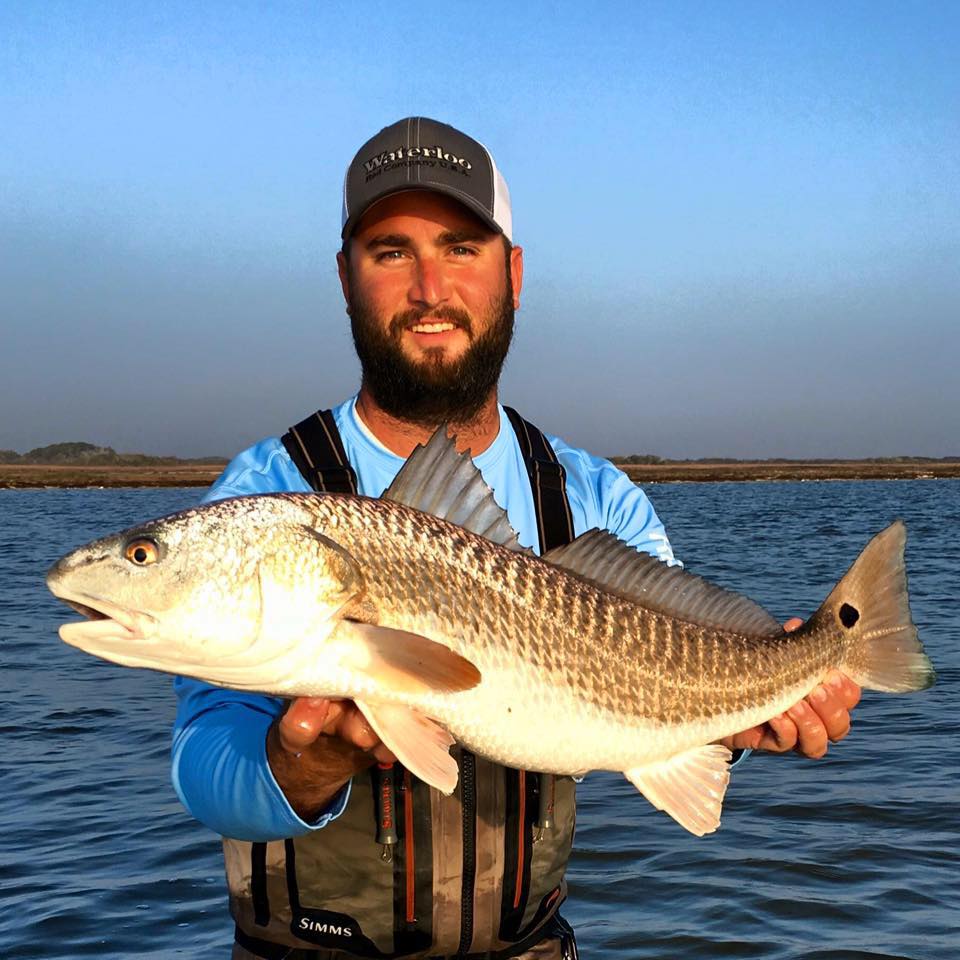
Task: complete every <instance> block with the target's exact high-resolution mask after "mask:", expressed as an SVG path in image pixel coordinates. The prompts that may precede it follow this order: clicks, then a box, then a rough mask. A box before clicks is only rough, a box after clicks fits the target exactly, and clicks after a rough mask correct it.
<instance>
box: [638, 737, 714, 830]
mask: <svg viewBox="0 0 960 960" xmlns="http://www.w3.org/2000/svg"><path fill="white" fill-rule="evenodd" d="M732 756H733V755H732V754H731V753H730V751H729V750H728V749H727V748H726V747H722V746H720V745H719V744H708V745H707V746H703V747H696V748H695V749H693V750H688V751H687V752H686V753H681V754H679V755H678V756H676V757H671V758H670V759H669V760H662V761H660V762H659V763H651V764H648V765H647V766H645V767H635V768H634V769H633V770H626V771H625V772H624V776H626V778H627V779H628V780H629V781H630V782H631V783H632V784H633V785H634V786H635V787H636V788H637V789H638V790H639V791H640V792H641V793H642V794H643V795H644V796H645V797H646V798H647V799H648V800H649V801H650V802H651V803H652V804H653V805H654V806H655V807H656V808H657V809H658V810H663V811H664V812H665V813H668V814H670V816H671V817H673V819H674V820H676V821H677V823H679V824H680V826H681V827H685V828H686V829H687V830H689V831H690V832H691V833H694V834H696V835H697V836H698V837H702V836H703V835H704V834H706V833H713V831H714V830H716V829H717V827H718V826H720V809H721V807H722V806H723V795H724V794H725V793H726V791H727V784H728V783H729V782H730V760H731V758H732Z"/></svg>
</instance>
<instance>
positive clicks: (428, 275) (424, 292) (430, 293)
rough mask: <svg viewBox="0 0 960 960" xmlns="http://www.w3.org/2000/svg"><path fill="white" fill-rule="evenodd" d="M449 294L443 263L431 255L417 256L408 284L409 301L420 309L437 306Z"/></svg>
mask: <svg viewBox="0 0 960 960" xmlns="http://www.w3.org/2000/svg"><path fill="white" fill-rule="evenodd" d="M448 296H449V280H448V278H447V273H446V270H445V269H444V266H443V264H441V263H440V262H439V261H438V260H436V259H435V258H433V257H418V258H417V262H416V269H415V270H414V272H413V276H412V278H411V284H410V292H409V298H410V302H411V303H412V304H414V305H415V306H417V307H420V308H422V309H428V310H429V309H432V308H433V307H437V306H439V305H440V304H441V303H443V302H444V301H445V300H446V299H447V298H448Z"/></svg>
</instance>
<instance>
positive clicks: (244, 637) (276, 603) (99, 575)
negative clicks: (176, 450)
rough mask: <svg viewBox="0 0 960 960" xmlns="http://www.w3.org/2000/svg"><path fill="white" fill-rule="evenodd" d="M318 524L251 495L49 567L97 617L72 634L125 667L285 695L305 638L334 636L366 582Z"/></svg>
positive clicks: (143, 528)
mask: <svg viewBox="0 0 960 960" xmlns="http://www.w3.org/2000/svg"><path fill="white" fill-rule="evenodd" d="M311 520H312V518H311V516H310V515H309V513H308V512H307V511H305V510H304V509H303V508H301V507H300V506H298V504H297V503H296V502H295V501H292V500H291V501H287V500H285V499H284V498H283V497H281V496H276V495H266V496H256V497H240V498H235V499H232V500H223V501H218V502H216V503H212V504H207V505H204V506H201V507H197V508H195V509H192V510H187V511H183V512H181V513H176V514H172V515H170V516H167V517H161V518H160V519H157V520H153V521H150V522H148V523H145V524H140V525H138V526H136V527H131V528H130V529H128V530H124V531H122V532H120V533H117V534H114V535H112V536H108V537H104V538H101V539H99V540H95V541H93V542H92V543H89V544H87V545H85V546H82V547H80V548H78V549H76V550H74V551H72V552H71V553H69V554H67V555H66V556H65V557H63V558H62V559H60V560H59V561H57V563H55V564H54V565H53V566H52V567H51V568H50V570H49V572H48V573H47V586H48V588H49V589H50V591H51V592H52V593H53V594H54V595H55V596H57V597H59V598H60V599H62V600H64V601H65V602H66V603H68V604H69V605H70V606H72V607H73V608H74V609H75V610H77V611H78V612H79V613H81V614H83V616H84V617H85V618H86V619H84V620H81V621H78V622H74V623H67V624H64V625H63V626H61V627H60V630H59V633H60V637H61V639H63V640H64V641H65V642H66V643H69V644H71V645H72V646H76V647H79V648H80V649H82V650H84V651H86V652H88V653H91V654H93V655H95V656H99V657H102V658H104V659H106V660H111V661H113V662H115V663H120V664H123V665H125V666H133V667H149V668H153V669H157V670H164V671H167V672H170V673H179V674H183V675H185V676H192V677H197V678H199V679H203V680H208V681H209V682H211V683H220V684H223V685H226V686H233V687H237V688H239V689H256V690H259V691H263V692H282V689H281V687H282V682H283V671H284V669H286V667H287V666H289V664H287V663H286V661H287V660H289V658H290V657H291V656H292V655H293V653H294V651H295V649H296V648H297V646H298V644H301V643H303V642H304V640H308V641H309V642H311V643H316V642H318V641H322V640H323V639H324V638H325V637H326V636H327V635H329V633H330V632H331V631H332V630H333V628H334V627H335V625H336V614H337V612H338V611H339V610H340V609H341V608H342V607H343V606H344V605H345V604H346V603H347V602H348V601H349V600H350V599H351V598H352V597H354V596H355V595H356V594H357V593H358V592H359V591H360V589H361V583H360V576H359V571H358V569H357V566H356V563H355V562H354V561H353V558H352V557H351V556H350V555H349V554H348V553H347V552H346V551H345V550H343V549H342V548H341V547H340V546H339V545H338V544H336V543H335V542H334V541H332V540H330V539H329V538H327V537H326V536H324V535H323V534H321V533H319V532H318V531H317V530H315V529H314V528H313V526H312V525H311ZM278 685H280V686H279V687H278Z"/></svg>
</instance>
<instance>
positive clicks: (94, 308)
mask: <svg viewBox="0 0 960 960" xmlns="http://www.w3.org/2000/svg"><path fill="white" fill-rule="evenodd" d="M958 47H960V5H958V4H956V3H953V2H942V3H932V2H927V3H924V2H917V3H910V4H907V3H883V2H864V3H856V2H844V3H839V4H838V3H803V4H796V3H778V2H757V3H747V2H742V3H740V2H730V3H715V2H701V3H693V2H670V3H640V2H636V3H592V4H583V3H551V4H546V3H528V4H520V3H492V4H485V5H479V4H473V5H468V4H463V3H457V4H419V3H406V4H397V3H378V2H368V3H363V4H335V3H316V2H315V3H275V4H262V3H240V2H237V3H223V4H217V3H209V4H192V3H189V4H188V3H176V2H166V3H162V4H151V3H137V4H129V3H93V2H89V3H79V2H70V3H58V2H44V3H42V4H39V3H34V2H27V0H23V2H17V0H13V2H7V3H4V4H3V5H0V333H2V337H0V448H13V449H17V450H21V451H23V450H26V449H28V448H30V447H33V446H36V445H40V444H46V443H52V442H56V441H60V440H90V441H94V442H98V443H104V444H110V445H112V446H114V447H117V448H118V449H122V450H143V451H148V452H154V453H166V452H170V453H176V454H180V455H185V456H186V455H198V454H204V453H220V454H223V455H229V454H231V453H233V452H235V451H236V450H238V449H239V448H241V447H242V446H245V445H247V444H248V443H250V442H252V441H254V440H256V439H258V438H259V437H261V436H264V435H268V434H272V433H278V432H282V430H283V429H285V428H286V426H287V425H288V424H289V423H291V422H293V421H295V420H297V419H299V418H300V417H301V416H303V415H304V414H305V413H306V412H308V411H309V410H310V409H313V408H315V407H317V406H320V405H331V404H333V403H335V402H337V401H338V400H340V399H341V398H342V397H344V396H345V395H347V394H349V393H351V392H353V391H354V389H355V387H356V384H357V379H358V366H357V363H356V360H355V358H354V356H353V352H352V346H351V343H350V339H349V330H348V326H347V319H346V317H345V315H344V312H343V306H342V303H341V301H340V294H339V288H338V285H337V281H336V272H335V265H334V254H335V252H336V249H337V247H338V242H339V215H340V190H341V183H342V176H343V169H344V167H345V165H346V163H347V161H348V160H349V159H350V157H351V156H352V154H353V153H354V151H355V150H356V149H357V148H358V147H359V146H360V144H361V143H362V142H363V141H364V140H366V139H367V138H368V137H369V136H370V135H371V134H373V133H374V132H376V130H378V129H380V128H381V127H383V126H385V125H386V124H388V123H390V122H392V121H394V120H396V119H399V118H400V117H403V116H408V115H412V114H422V115H426V116H432V117H436V118H438V119H441V120H444V121H446V122H449V123H452V124H454V125H456V126H459V127H461V128H463V129H464V130H466V131H468V132H469V133H471V134H473V135H474V136H476V137H477V138H478V139H480V140H482V141H484V142H485V143H486V144H487V145H488V146H489V147H490V148H491V149H492V151H493V152H494V155H495V156H496V158H497V162H498V164H499V166H500V168H501V170H502V171H503V172H504V174H505V176H506V178H507V180H508V182H509V184H510V188H511V193H512V197H513V207H514V225H515V228H514V232H515V239H516V240H517V241H518V242H519V243H521V244H522V245H523V246H524V248H525V252H526V267H527V272H526V281H525V288H524V297H523V304H522V308H521V311H520V312H519V313H518V317H517V320H518V333H517V339H516V343H515V347H514V351H513V353H512V355H511V358H510V360H509V361H508V366H507V370H506V373H505V376H504V382H503V396H504V398H505V399H507V400H508V401H509V402H511V403H513V404H514V405H516V406H518V407H520V408H521V409H522V410H523V411H524V412H525V413H526V414H527V416H529V417H530V418H531V419H533V420H535V421H536V422H538V423H539V424H540V425H541V426H543V427H544V428H545V429H547V430H548V431H550V432H554V433H558V434H561V435H563V436H564V437H566V438H567V439H568V440H570V441H572V442H575V443H578V444H581V445H584V446H587V447H589V448H591V449H593V450H594V451H596V452H598V453H604V454H615V453H635V452H639V453H656V454H659V455H661V456H676V457H684V456H693V457H697V456H710V455H718V456H740V457H747V456H761V457H766V456H781V455H783V456H798V457H802V456H851V457H858V456H871V455H892V454H919V455H932V456H942V455H958V454H960V412H958V411H960V376H958V374H957V370H956V368H957V365H958V360H960V333H958V327H960V323H958V321H960V226H958V224H960V159H958V158H960V135H958V120H960V109H958V105H960V58H958V57H957V55H956V50H957V49H958Z"/></svg>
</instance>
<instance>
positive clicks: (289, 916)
mask: <svg viewBox="0 0 960 960" xmlns="http://www.w3.org/2000/svg"><path fill="white" fill-rule="evenodd" d="M505 409H506V412H507V415H508V417H509V418H510V422H511V424H512V425H513V429H514V431H515V432H516V434H517V438H518V441H519V443H520V449H521V451H522V453H523V458H524V462H525V463H526V466H527V472H528V474H529V477H530V483H531V487H532V491H533V501H534V507H535V510H536V517H537V529H538V531H539V537H540V548H541V553H543V552H546V551H547V550H549V549H551V548H552V547H557V546H561V545H562V544H564V543H568V542H569V541H570V540H572V539H573V523H572V520H571V516H570V507H569V503H568V502H567V496H566V482H565V474H564V470H563V467H562V466H561V465H560V463H559V462H558V461H557V458H556V454H555V453H554V452H553V449H552V448H551V446H550V444H549V443H547V441H546V438H545V437H544V436H543V434H542V433H541V432H540V430H538V429H537V428H536V427H535V426H533V424H531V423H528V422H527V421H525V420H524V419H523V418H522V417H520V415H519V414H518V413H517V412H516V411H515V410H512V409H510V408H509V407H507V408H505ZM283 444H284V446H285V447H286V449H287V451H288V452H289V454H290V456H291V458H292V460H293V462H294V463H295V464H296V465H297V467H298V469H299V470H300V472H301V473H302V474H303V476H304V477H305V479H306V480H307V482H308V483H309V484H310V485H311V487H313V489H315V490H318V491H321V492H326V493H356V492H357V482H356V474H355V473H354V470H353V468H352V467H351V466H350V463H349V462H348V460H347V456H346V453H345V452H344V449H343V444H342V442H341V440H340V435H339V432H338V430H337V427H336V424H335V423H334V419H333V415H332V414H331V412H330V411H329V410H321V411H318V412H317V413H315V414H313V415H311V416H310V417H307V418H306V419H305V420H303V421H301V422H300V423H298V424H297V425H296V426H294V427H291V428H290V430H289V432H288V433H287V434H285V435H284V437H283ZM453 756H454V757H455V758H456V760H457V765H458V767H459V773H460V776H459V779H458V782H457V787H456V790H455V791H454V793H453V794H452V796H449V797H447V796H444V795H443V794H442V793H440V791H439V790H436V789H434V788H432V787H430V786H428V785H427V784H425V783H423V782H422V781H420V780H418V779H417V778H416V777H414V776H412V775H411V774H410V772H409V771H408V770H406V769H404V768H403V767H402V766H401V765H400V764H399V763H396V764H392V765H391V766H389V767H383V766H380V765H377V764H374V765H373V767H372V768H371V770H369V771H367V772H365V773H360V774H357V775H356V776H355V777H354V778H353V785H352V787H351V791H350V800H349V802H348V804H347V807H346V809H345V810H344V812H343V813H342V814H341V815H340V816H339V817H337V819H336V820H333V821H331V822H330V823H329V824H327V826H326V827H324V828H323V830H318V831H315V832H313V833H309V834H305V835H303V836H298V837H293V838H288V839H286V840H275V841H272V842H269V843H249V842H244V841H240V840H231V839H224V854H225V858H226V868H227V883H228V886H229V890H230V908H231V912H232V914H233V917H234V919H235V921H236V924H237V927H236V945H235V948H234V958H236V960H240V958H254V957H259V958H263V960H342V958H344V955H346V956H359V957H378V958H379V957H383V958H393V957H424V956H425V957H446V956H454V955H455V956H458V957H461V956H473V957H476V958H477V960H479V958H480V957H485V958H491V960H498V958H501V957H502V958H507V957H517V956H520V955H524V954H528V955H529V956H530V957H531V958H534V957H536V958H538V960H561V958H562V960H575V958H576V945H575V943H574V940H573V932H572V930H571V929H570V927H569V925H567V924H566V922H565V921H564V920H563V919H562V918H561V917H560V916H559V915H557V909H558V908H559V906H560V904H561V903H562V902H563V900H564V898H565V896H566V889H567V888H566V881H565V879H564V873H565V870H566V865H567V860H568V858H569V856H570V848H571V845H572V843H573V830H574V812H575V796H574V794H575V784H574V782H573V780H572V779H571V778H570V777H553V776H549V775H545V774H536V773H530V772H528V771H521V770H513V769H510V768H507V767H501V766H498V765H497V764H494V763H491V762H490V761H488V760H484V759H483V758H481V757H477V756H475V755H474V754H472V753H470V752H469V751H467V750H465V749H463V748H461V747H460V746H456V747H454V748H453Z"/></svg>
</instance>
